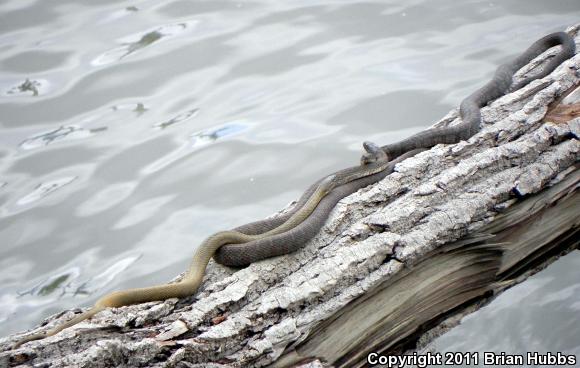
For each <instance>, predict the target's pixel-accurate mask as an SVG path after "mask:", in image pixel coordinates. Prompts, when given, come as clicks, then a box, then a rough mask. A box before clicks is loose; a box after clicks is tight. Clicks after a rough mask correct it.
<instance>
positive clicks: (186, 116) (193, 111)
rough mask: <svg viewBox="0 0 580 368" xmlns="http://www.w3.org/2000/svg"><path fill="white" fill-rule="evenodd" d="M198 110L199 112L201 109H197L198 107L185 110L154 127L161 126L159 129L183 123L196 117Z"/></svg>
mask: <svg viewBox="0 0 580 368" xmlns="http://www.w3.org/2000/svg"><path fill="white" fill-rule="evenodd" d="M198 112H199V109H197V108H196V109H191V110H188V111H185V112H184V113H181V114H179V115H177V116H175V117H173V118H171V119H169V120H167V121H164V122H162V123H157V124H155V125H154V127H155V128H159V129H165V128H167V127H170V126H172V125H174V124H178V123H182V122H184V121H186V120H188V119H191V118H193V117H195V116H196V115H197V113H198Z"/></svg>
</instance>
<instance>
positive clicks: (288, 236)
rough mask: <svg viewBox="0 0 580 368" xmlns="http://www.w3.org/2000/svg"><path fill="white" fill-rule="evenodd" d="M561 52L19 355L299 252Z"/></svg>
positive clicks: (532, 53) (473, 125)
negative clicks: (404, 165)
mask: <svg viewBox="0 0 580 368" xmlns="http://www.w3.org/2000/svg"><path fill="white" fill-rule="evenodd" d="M557 45H561V46H562V49H561V51H560V52H559V53H558V54H556V55H555V56H554V57H553V58H552V59H551V60H550V61H549V62H548V63H547V64H546V65H545V66H544V68H543V69H542V71H541V72H538V73H536V74H535V75H533V76H529V77H526V78H524V79H522V80H521V81H520V82H518V83H516V84H515V85H514V86H513V87H512V90H517V89H519V88H521V87H523V86H524V85H526V84H527V83H529V82H530V81H532V80H534V79H537V78H542V77H544V76H546V75H548V74H549V73H551V72H552V71H553V70H554V69H555V68H556V67H557V66H558V65H560V64H561V63H562V62H563V61H564V60H566V59H568V58H570V57H572V56H573V55H574V53H575V44H574V40H573V39H572V37H571V36H569V35H568V34H567V33H564V32H557V33H552V34H549V35H547V36H545V37H543V38H541V39H540V40H538V41H536V42H535V43H534V44H532V46H530V47H529V48H528V49H527V50H526V51H525V52H524V53H523V54H521V55H520V56H519V57H517V58H516V59H515V60H513V61H511V62H509V63H506V64H503V65H501V66H499V67H498V68H497V70H496V72H495V75H494V77H493V79H492V80H491V81H490V82H488V83H487V84H486V85H484V86H483V87H481V88H480V89H478V90H477V91H475V92H474V93H472V94H471V95H470V96H468V97H467V98H465V99H464V100H463V101H462V102H461V105H460V109H459V114H460V117H461V120H462V122H461V123H460V124H457V125H455V126H451V127H443V128H431V129H428V130H425V131H422V132H420V133H417V134H415V135H413V136H411V137H409V138H407V139H404V140H402V141H400V142H397V143H393V144H388V145H386V146H383V147H380V148H379V147H377V146H375V145H373V144H371V143H365V145H364V147H365V150H366V153H365V154H364V155H363V157H362V158H361V165H359V166H355V167H351V168H347V169H344V170H340V171H337V172H336V173H334V174H331V175H328V176H326V177H324V178H322V179H321V180H318V181H317V182H315V183H314V184H313V185H311V186H310V187H309V188H308V189H307V190H306V191H305V192H304V194H303V195H302V196H301V197H300V199H299V200H298V202H297V203H296V205H295V206H294V207H293V208H292V210H290V211H288V212H286V213H285V214H283V215H279V216H276V217H273V218H269V219H265V220H262V221H256V222H252V223H249V224H246V225H243V226H240V227H237V228H235V229H233V230H231V231H222V232H218V233H216V234H214V235H212V236H210V237H209V238H207V239H206V240H205V241H204V242H203V243H202V244H201V245H200V246H199V247H198V248H197V249H196V250H195V252H194V256H193V261H192V263H191V266H190V267H189V269H188V270H187V272H186V274H185V276H184V277H183V279H181V280H180V281H179V282H176V283H172V284H166V285H158V286H152V287H147V288H139V289H128V290H123V291H116V292H112V293H110V294H107V295H105V296H104V297H102V298H101V299H99V300H98V301H97V302H96V303H95V305H94V306H93V307H92V308H91V309H89V310H87V311H85V312H83V313H81V314H79V315H77V316H75V317H74V318H72V319H71V320H69V321H67V322H65V323H62V324H60V325H58V326H56V327H54V328H52V329H50V330H48V331H45V332H40V333H35V334H32V335H29V336H27V337H24V338H22V339H21V340H19V341H18V342H17V343H16V344H15V345H14V346H13V348H18V347H19V346H20V345H22V344H24V343H26V342H29V341H33V340H38V339H42V338H45V337H47V336H52V335H55V334H57V333H58V332H60V331H62V330H63V329H65V328H68V327H70V326H73V325H75V324H77V323H79V322H81V321H83V320H85V319H87V318H90V317H91V316H93V315H95V314H96V313H98V312H100V311H102V310H104V309H106V308H110V307H120V306H125V305H130V304H136V303H143V302H149V301H155V300H164V299H168V298H175V297H186V296H190V295H192V294H194V293H195V291H196V290H197V288H198V287H199V285H200V284H201V282H202V279H203V275H204V273H205V268H206V266H207V263H208V262H209V260H210V259H211V257H212V256H213V257H214V258H215V260H216V261H218V262H219V263H222V264H225V265H229V266H243V265H247V264H249V263H252V262H256V261H258V260H262V259H264V258H268V257H273V256H277V255H282V254H287V253H290V252H293V251H295V250H297V249H298V248H300V247H302V246H303V245H304V244H305V243H306V242H307V241H308V240H310V239H312V238H313V237H314V236H315V235H316V233H317V232H318V231H319V230H320V228H321V227H322V225H323V224H324V222H325V221H326V219H327V218H328V215H329V213H330V211H331V210H332V209H333V208H334V206H335V205H336V203H337V202H338V201H339V200H340V199H342V198H344V197H345V196H348V195H350V194H352V193H354V192H356V191H357V190H359V189H361V188H364V187H365V186H368V185H370V184H373V183H376V182H378V181H379V180H381V179H383V178H384V177H385V176H387V175H388V174H389V173H391V172H392V171H393V169H394V167H395V165H396V164H397V163H398V162H401V161H402V160H404V159H406V158H408V157H411V156H413V155H415V154H417V153H418V152H420V151H423V150H425V149H427V148H429V147H432V146H434V145H436V144H440V143H457V142H459V141H461V140H466V139H468V138H470V137H471V136H473V135H474V134H475V133H477V132H478V131H479V129H480V124H481V112H480V109H481V107H483V106H485V105H486V104H487V103H489V102H490V101H492V100H494V99H496V98H498V97H500V96H502V95H503V94H505V93H506V92H507V91H508V90H509V88H510V85H511V84H512V77H513V75H514V73H515V72H516V71H518V70H519V69H520V68H521V67H523V66H524V65H526V64H527V63H529V62H530V61H531V60H532V59H534V58H535V57H537V56H539V55H540V54H542V53H543V52H544V51H546V50H548V49H549V48H551V47H553V46H557Z"/></svg>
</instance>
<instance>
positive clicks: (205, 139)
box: [142, 121, 253, 175]
mask: <svg viewBox="0 0 580 368" xmlns="http://www.w3.org/2000/svg"><path fill="white" fill-rule="evenodd" d="M251 125H253V124H250V123H247V122H240V121H238V122H232V123H227V124H224V125H222V126H220V127H217V128H209V129H204V130H202V131H199V132H197V133H193V134H192V135H191V136H190V139H189V141H187V142H185V143H183V144H182V145H181V146H179V147H177V148H176V149H175V150H173V151H171V152H170V153H168V154H167V155H165V156H163V157H161V158H160V159H159V160H156V161H155V162H153V163H151V164H150V165H147V166H146V167H145V168H143V170H142V173H143V174H145V175H150V174H152V173H155V172H157V171H159V170H162V169H164V168H166V167H168V166H170V165H171V164H172V163H174V162H177V161H179V160H180V159H182V158H183V157H186V156H188V155H190V154H191V153H192V152H194V151H196V150H198V149H200V148H202V147H204V146H207V145H209V144H211V143H214V142H216V141H218V140H220V139H223V138H228V137H232V136H236V135H239V134H241V133H242V132H244V131H246V130H248V129H249V128H250V126H251Z"/></svg>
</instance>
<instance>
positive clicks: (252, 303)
mask: <svg viewBox="0 0 580 368" xmlns="http://www.w3.org/2000/svg"><path fill="white" fill-rule="evenodd" d="M579 27H580V25H579V26H575V27H572V28H570V29H569V30H568V31H569V32H570V33H571V34H573V35H575V36H576V37H577V38H576V39H577V41H578V40H579V39H580V38H579V37H578V36H577V33H578V28H579ZM554 52H555V49H553V50H550V51H548V52H546V53H545V54H544V55H542V56H540V57H539V58H537V59H536V60H534V61H533V62H532V63H531V65H530V66H528V67H527V68H524V70H522V71H521V72H520V74H519V75H522V74H524V73H527V72H529V71H530V69H533V68H534V67H536V66H538V65H541V63H542V62H543V61H545V60H546V59H547V58H549V57H550V55H553V54H554ZM532 73H533V70H532ZM482 82H483V81H482ZM579 84H580V56H578V55H576V56H575V57H574V58H572V59H571V60H568V61H566V62H565V63H564V64H562V65H561V66H560V67H559V68H558V69H557V70H556V71H555V72H553V73H552V74H550V75H549V76H547V77H546V78H543V79H541V80H538V81H534V82H532V83H531V84H530V85H528V86H526V87H524V88H523V89H521V90H519V91H517V92H515V93H511V94H508V95H506V96H504V97H502V98H500V99H498V100H497V101H494V102H493V103H492V104H491V105H490V106H489V107H486V108H484V109H483V111H482V115H483V120H484V123H485V124H484V127H483V129H482V131H481V132H480V133H479V134H477V135H476V136H474V137H472V138H471V139H469V140H468V141H465V142H460V143H458V144H455V145H438V146H436V147H434V148H432V149H431V150H429V151H426V152H423V153H421V154H419V155H417V156H416V157H414V158H412V159H409V160H406V161H405V162H403V163H401V164H400V165H398V166H397V168H396V171H395V172H394V173H393V174H392V175H390V176H388V177H387V178H386V179H384V180H383V181H381V182H380V183H377V184H376V185H373V186H371V187H368V188H365V189H364V190H361V191H359V192H358V193H355V194H354V195H352V196H350V197H348V198H345V199H344V200H342V201H341V202H340V203H339V205H338V206H337V207H336V208H335V210H334V211H333V212H332V214H331V216H330V218H329V220H328V221H327V223H326V225H325V226H324V228H323V230H322V231H321V232H320V233H319V234H318V235H317V236H316V237H315V238H314V239H313V240H312V241H311V242H309V243H308V244H307V245H306V247H305V248H304V249H303V250H302V251H299V252H296V253H294V254H291V255H287V256H283V257H277V258H273V259H269V260H266V261H262V262H257V263H255V264H252V265H250V266H249V267H247V268H245V269H242V270H238V271H234V270H229V269H226V268H224V267H221V266H219V265H216V264H213V263H212V264H211V265H210V267H209V269H208V275H207V277H206V280H205V282H204V283H203V285H202V287H201V288H200V291H199V292H198V293H197V295H195V296H193V297H191V298H187V299H183V300H176V299H171V300H167V301H165V302H156V303H145V304H141V305H136V306H130V307H123V308H118V309H114V310H108V311H104V312H101V313H100V314H98V315H97V316H95V317H93V318H92V319H91V320H90V321H87V322H84V323H81V324H79V325H77V326H75V327H72V328H69V329H67V330H65V331H63V332H61V333H59V334H57V335H56V336H53V337H50V338H47V339H45V340H40V341H35V342H31V343H28V344H25V345H23V346H22V347H21V348H20V349H18V350H14V351H10V350H7V349H8V347H9V346H10V343H11V342H12V341H14V340H15V339H17V336H9V337H7V338H3V339H2V340H0V351H1V352H0V366H17V365H19V364H23V365H32V364H41V363H48V362H50V363H51V366H52V367H64V366H83V367H109V366H118V365H126V366H147V367H157V366H159V367H166V366H167V367H197V366H199V367H202V366H203V367H225V366H243V367H246V366H266V365H272V366H276V367H282V366H293V365H294V366H295V365H300V364H307V362H311V363H308V364H310V365H309V366H312V367H314V366H322V365H323V364H322V363H321V362H324V364H326V365H329V364H332V365H334V366H349V367H350V366H362V365H364V363H365V361H366V355H367V354H368V353H369V352H370V351H378V352H380V351H397V349H399V350H400V349H403V348H404V344H405V343H406V342H408V341H409V339H411V338H412V337H413V336H415V337H416V336H417V335H418V334H420V332H421V331H420V329H423V328H425V327H426V326H431V325H433V324H434V323H435V322H436V321H437V320H438V319H440V318H441V317H442V316H447V315H448V313H449V312H450V311H452V310H458V309H459V308H462V307H465V306H466V305H469V303H472V302H473V301H474V300H480V299H483V298H485V297H488V296H489V295H490V292H492V291H494V290H495V291H498V290H501V289H502V288H504V287H505V286H506V285H510V284H511V282H519V281H521V280H522V279H523V278H525V277H526V275H528V274H529V272H530V270H531V269H534V268H537V267H538V265H541V264H542V262H543V261H545V259H546V258H548V257H550V256H553V255H554V254H557V253H558V252H560V251H563V250H565V249H569V248H570V247H575V246H577V243H574V242H575V241H576V240H575V239H576V238H577V237H578V232H579V222H580V216H579V215H580V197H579V194H578V186H579V183H580V170H578V162H579V158H580V153H579V152H580V142H579V140H578V139H579V136H580V118H579V117H578V116H576V115H575V113H574V112H573V111H576V110H574V109H572V108H567V109H564V110H565V111H564V110H562V109H560V110H555V107H554V106H552V111H557V112H558V111H559V113H558V114H557V115H553V116H556V118H552V120H554V121H556V123H552V122H550V121H547V119H544V116H545V115H546V112H547V110H548V107H549V106H550V104H551V103H553V102H554V101H555V100H556V99H557V98H558V97H559V96H562V95H563V94H565V93H566V92H569V91H571V90H574V89H575V88H576V87H577V86H578V85H579ZM578 94H579V93H576V95H578ZM571 96H573V95H571ZM574 102H578V98H576V99H574V98H573V97H572V98H571V103H574ZM569 103H570V102H569ZM560 104H562V102H560ZM562 111H564V112H562ZM570 111H572V112H570ZM562 116H564V117H562ZM457 121H458V118H457V112H456V111H452V112H450V113H449V114H448V115H447V116H446V117H445V118H443V119H442V120H441V121H440V122H439V123H438V124H439V125H442V124H454V123H457ZM546 229H549V231H546ZM574 236H576V238H574ZM576 242H577V241H576ZM72 313H73V312H72V311H68V312H66V313H64V314H62V315H57V316H54V317H51V318H49V319H48V320H47V321H46V326H43V327H41V328H46V327H47V326H52V325H54V324H57V323H60V321H62V320H65V319H69V318H70V317H71V315H72Z"/></svg>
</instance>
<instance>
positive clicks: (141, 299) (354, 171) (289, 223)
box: [13, 143, 391, 348]
mask: <svg viewBox="0 0 580 368" xmlns="http://www.w3.org/2000/svg"><path fill="white" fill-rule="evenodd" d="M364 147H365V149H366V150H367V153H368V154H370V155H376V160H375V161H374V162H373V163H370V164H368V165H364V166H356V167H351V168H348V169H344V170H341V171H338V172H336V173H334V174H331V175H328V176H326V177H324V178H322V179H321V180H319V181H317V182H316V183H315V184H314V185H312V186H311V187H310V188H309V189H308V190H307V191H306V192H305V193H304V195H303V196H302V197H301V201H300V202H301V203H300V206H298V207H297V208H296V210H294V211H291V213H289V215H288V216H284V218H283V219H282V221H279V220H278V221H277V222H276V223H275V224H276V226H268V229H264V231H261V232H259V233H255V234H248V233H246V234H245V233H242V232H240V231H236V230H235V229H234V230H231V231H221V232H218V233H215V234H213V235H211V236H210V237H208V238H207V239H206V240H204V242H203V243H202V244H201V245H200V246H199V247H198V248H197V249H196V250H195V252H194V255H193V259H192V262H191V265H190V267H189V268H188V270H187V272H186V273H185V276H184V277H183V279H181V280H180V281H179V282H176V283H173V284H164V285H156V286H150V287H144V288H134V289H127V290H121V291H115V292H112V293H109V294H107V295H105V296H104V297H102V298H100V299H99V300H97V302H96V303H95V305H94V306H93V307H92V308H91V309H89V310H88V311H85V312H83V313H81V314H79V315H78V316H75V317H74V318H72V319H71V320H69V321H67V322H65V323H63V324H60V325H58V326H56V327H54V328H52V329H50V330H48V331H45V332H41V333H37V334H32V335H29V336H27V337H25V338H23V339H21V340H19V341H18V342H17V343H16V344H15V345H14V346H13V348H18V347H19V346H20V345H22V344H24V343H26V342H29V341H33V340H39V339H43V338H45V337H48V336H53V335H55V334H57V333H59V332H60V331H62V330H63V329H65V328H68V327H71V326H73V325H75V324H77V323H79V322H81V321H83V320H85V319H87V318H90V317H92V316H94V315H95V314H97V313H99V312H100V311H102V310H104V309H106V308H110V307H112V308H115V307H121V306H126V305H131V304H138V303H145V302H150V301H156V300H164V299H169V298H183V297H187V296H190V295H192V294H194V293H195V291H196V290H197V289H198V287H199V285H200V284H201V282H202V280H203V275H204V273H205V269H206V267H207V264H208V262H209V260H210V259H211V258H212V256H213V255H214V254H215V252H216V251H217V250H218V249H219V248H220V247H221V246H222V245H224V244H237V243H244V242H250V241H258V240H262V239H265V238H268V237H271V236H274V235H277V234H280V233H284V232H287V231H289V230H291V229H292V228H294V227H296V226H297V225H299V224H301V223H304V222H305V220H306V219H307V218H308V217H309V216H310V215H311V213H312V212H313V211H314V210H315V209H316V208H317V206H318V205H319V203H320V201H321V200H322V199H323V198H324V197H325V196H326V195H327V194H329V193H330V192H332V191H333V190H334V189H335V188H340V187H342V186H344V185H346V184H347V183H351V182H353V181H357V180H359V179H361V178H364V177H369V176H370V177H372V176H373V175H377V174H381V173H382V172H384V171H385V169H386V168H388V167H390V166H391V163H389V162H388V161H387V159H386V158H387V156H386V154H384V152H383V151H382V150H381V149H380V148H379V147H378V146H376V145H373V144H372V143H365V145H364ZM272 224H274V223H273V222H270V223H269V225H272ZM254 228H255V227H254Z"/></svg>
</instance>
